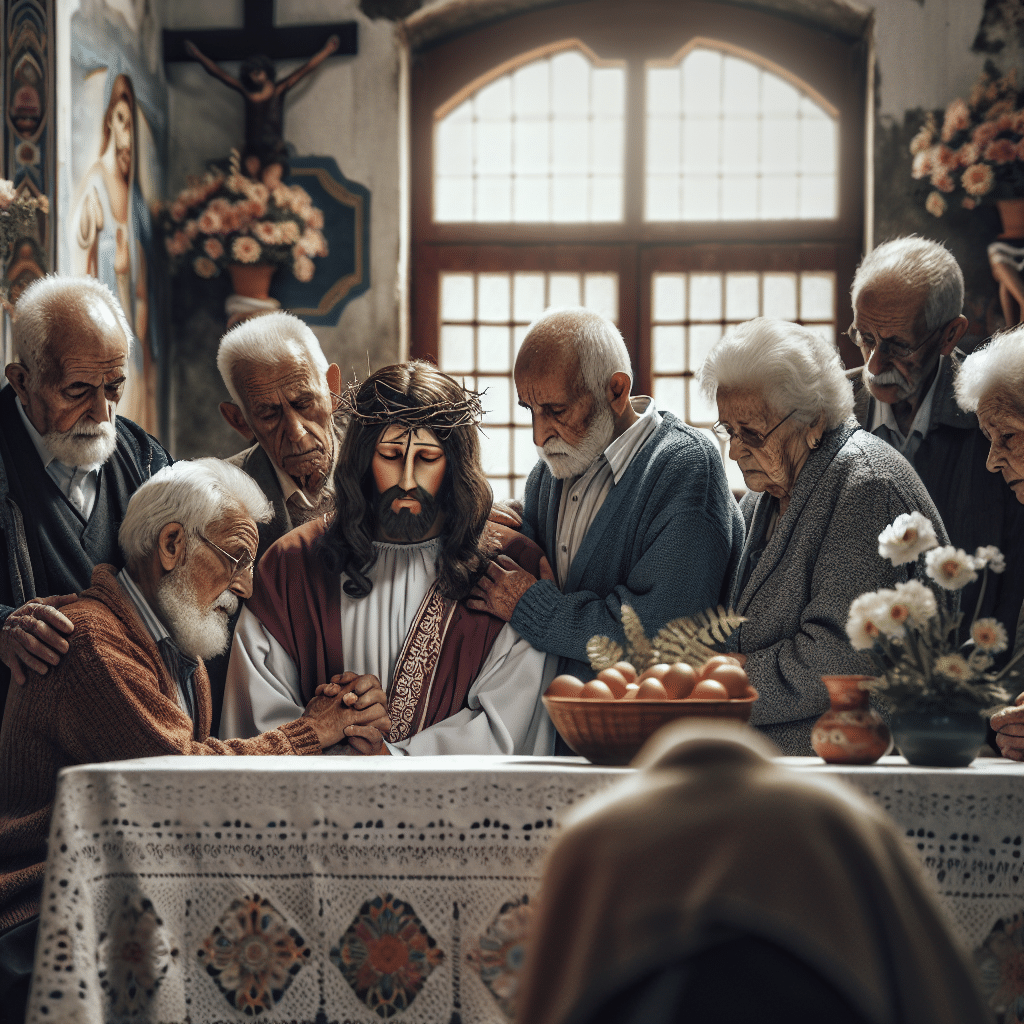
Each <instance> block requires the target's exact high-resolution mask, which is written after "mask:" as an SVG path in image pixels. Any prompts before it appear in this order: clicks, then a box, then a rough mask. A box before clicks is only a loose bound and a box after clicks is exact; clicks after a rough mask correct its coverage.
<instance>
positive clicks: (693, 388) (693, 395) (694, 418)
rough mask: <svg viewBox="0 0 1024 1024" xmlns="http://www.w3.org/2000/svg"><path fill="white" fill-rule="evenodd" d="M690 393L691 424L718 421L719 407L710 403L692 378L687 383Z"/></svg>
mask: <svg viewBox="0 0 1024 1024" xmlns="http://www.w3.org/2000/svg"><path fill="white" fill-rule="evenodd" d="M686 383H687V385H688V387H689V392H690V407H689V409H688V414H689V420H690V422H691V423H714V422H715V420H717V419H718V406H717V404H713V403H711V402H709V401H708V400H707V399H706V398H705V397H704V396H703V395H702V394H701V390H700V387H699V386H698V384H697V381H696V379H694V378H693V377H691V378H690V379H689V380H688V381H687V382H686Z"/></svg>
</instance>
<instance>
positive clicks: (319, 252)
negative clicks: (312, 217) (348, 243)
mask: <svg viewBox="0 0 1024 1024" xmlns="http://www.w3.org/2000/svg"><path fill="white" fill-rule="evenodd" d="M296 248H297V249H298V250H299V252H300V253H302V254H304V255H306V256H326V255H327V239H325V238H324V236H323V235H322V234H320V232H319V231H314V230H313V229H312V228H310V229H309V230H308V231H305V232H303V235H302V237H301V238H300V239H299V244H298V245H297V246H296ZM297 255H298V254H297Z"/></svg>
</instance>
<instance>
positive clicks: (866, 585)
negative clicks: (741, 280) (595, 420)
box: [700, 318, 948, 754]
mask: <svg viewBox="0 0 1024 1024" xmlns="http://www.w3.org/2000/svg"><path fill="white" fill-rule="evenodd" d="M700 385H701V388H702V389H703V391H704V394H705V395H706V396H707V398H708V400H709V401H717V403H718V415H719V422H718V423H717V424H716V425H715V430H716V431H717V432H718V433H719V434H720V436H722V437H727V438H728V439H729V457H730V458H731V459H734V460H735V461H736V462H738V463H739V465H740V469H741V470H743V479H744V481H745V483H746V485H747V487H748V488H750V490H749V492H748V493H747V494H746V495H745V496H744V498H743V500H742V501H741V502H740V510H741V511H742V513H743V517H744V520H745V521H746V525H747V539H746V542H745V544H744V547H743V553H742V556H741V559H740V565H739V568H738V570H737V574H736V578H735V580H734V583H733V587H732V595H731V600H732V604H733V606H734V607H735V609H736V610H737V611H738V612H739V613H740V614H742V615H744V616H746V618H747V620H748V621H747V622H745V623H744V624H743V625H742V626H741V627H740V629H739V632H738V643H739V651H740V652H741V653H742V654H745V655H746V657H747V673H748V675H749V676H750V681H751V683H752V684H753V685H754V687H755V688H756V689H757V691H758V693H759V694H760V700H759V701H758V702H757V703H756V704H755V705H754V713H753V717H752V718H751V723H752V724H753V725H756V726H757V727H758V728H759V729H761V731H762V732H764V733H765V734H766V735H767V736H768V737H770V738H771V739H772V740H773V741H774V742H775V743H776V744H777V745H778V746H779V747H781V748H782V750H783V752H784V753H786V754H810V753H811V745H810V738H811V726H812V725H813V724H814V722H815V720H816V719H817V718H818V717H819V716H820V715H821V714H822V713H823V712H824V711H825V710H826V709H827V708H828V703H829V702H828V694H827V692H826V690H825V687H824V685H823V684H822V682H821V677H822V676H823V675H846V674H856V673H862V672H870V671H871V662H870V660H869V659H868V658H867V656H866V655H865V654H864V653H862V652H858V651H855V650H854V649H853V647H852V646H851V645H850V642H849V639H848V638H847V635H846V618H847V612H848V611H849V607H850V602H851V601H852V600H853V599H854V598H855V597H857V596H858V595H860V594H862V593H864V592H865V591H868V590H876V589H878V588H879V587H891V586H893V585H894V584H896V583H899V582H902V581H903V580H905V579H907V572H906V567H900V568H894V567H893V566H892V565H891V564H890V562H889V561H888V559H885V558H882V557H880V556H879V554H878V535H879V533H881V532H882V530H883V529H884V528H885V527H886V526H888V525H889V524H890V523H891V522H892V521H893V520H894V519H895V518H896V517H897V516H898V515H901V514H902V513H904V512H913V511H920V512H922V513H924V514H925V515H926V516H928V518H929V519H930V520H931V521H932V523H933V524H934V525H935V532H936V535H937V536H938V538H939V541H940V543H943V544H945V543H948V541H947V539H946V531H945V529H944V528H943V525H942V520H941V518H940V517H939V513H938V511H937V510H936V508H935V505H934V504H933V503H932V500H931V498H929V496H928V492H927V491H926V490H925V488H924V485H923V484H922V483H921V480H920V478H919V477H918V476H917V474H916V473H915V472H914V470H913V469H912V467H911V466H910V463H908V462H907V461H906V459H904V458H903V456H902V455H900V454H899V453H898V452H897V451H896V450H895V449H894V448H892V447H890V446H889V445H888V444H886V443H885V442H884V441H882V440H881V439H879V438H877V437H875V436H873V435H872V434H869V433H867V432H865V431H863V430H861V429H860V428H858V427H857V426H856V424H855V423H853V422H852V421H850V414H851V412H852V410H853V395H852V391H851V388H850V382H849V381H848V380H847V379H846V377H845V375H844V373H843V367H842V364H841V363H840V362H839V356H838V353H837V352H836V350H835V348H834V346H833V345H831V344H830V343H829V342H827V341H825V340H824V339H822V338H821V337H820V336H819V335H817V334H815V333H814V332H812V331H810V330H808V329H807V328H805V327H800V326H799V325H797V324H791V323H785V322H784V321H781V320H769V319H766V318H760V319H757V320H750V321H748V322H747V323H743V324H738V325H737V326H736V327H733V328H731V329H730V330H729V331H727V332H726V334H725V336H724V337H723V338H722V339H721V340H720V341H719V342H718V343H717V344H716V345H715V346H714V348H712V350H711V352H710V353H709V354H708V357H707V358H706V359H705V360H704V364H703V366H702V367H701V369H700ZM848 421H850V422H848Z"/></svg>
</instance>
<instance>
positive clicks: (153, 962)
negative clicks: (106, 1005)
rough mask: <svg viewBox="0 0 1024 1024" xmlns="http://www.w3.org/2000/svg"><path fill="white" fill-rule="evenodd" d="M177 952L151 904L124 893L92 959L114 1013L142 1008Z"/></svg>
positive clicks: (134, 1013)
mask: <svg viewBox="0 0 1024 1024" xmlns="http://www.w3.org/2000/svg"><path fill="white" fill-rule="evenodd" d="M177 955H178V951H177V949H173V948H172V947H171V944H170V942H169V941H168V939H167V936H166V934H165V932H164V928H163V921H162V920H161V919H160V918H159V917H157V914H156V911H155V910H154V909H153V904H152V903H150V901H149V900H147V899H145V898H141V899H140V898H138V897H134V896H126V897H125V898H124V900H123V901H122V902H121V906H120V908H118V909H117V910H115V911H114V912H113V914H111V915H110V922H109V924H108V925H107V930H106V931H104V932H101V933H100V937H99V947H98V949H97V951H96V961H97V966H98V970H99V978H100V986H101V987H102V989H103V991H104V992H106V994H107V998H108V999H109V1000H110V1012H111V1015H112V1016H114V1017H135V1016H137V1015H138V1014H140V1013H141V1012H143V1011H144V1010H145V1009H146V1008H147V1006H148V1004H149V1001H150V999H152V997H153V993H154V992H155V991H156V990H157V988H158V987H159V985H160V982H161V981H163V978H164V975H165V974H167V969H168V968H169V967H170V966H171V964H172V963H173V961H174V957H176V956H177Z"/></svg>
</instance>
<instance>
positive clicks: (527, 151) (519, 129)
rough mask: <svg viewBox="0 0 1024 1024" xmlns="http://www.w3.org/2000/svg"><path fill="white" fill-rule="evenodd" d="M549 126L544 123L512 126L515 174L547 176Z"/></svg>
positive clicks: (525, 123)
mask: <svg viewBox="0 0 1024 1024" xmlns="http://www.w3.org/2000/svg"><path fill="white" fill-rule="evenodd" d="M550 135H551V126H550V125H549V123H548V122H547V120H546V119H545V120H544V121H516V122H515V124H514V125H513V126H512V150H513V156H514V169H515V172H516V174H543V175H545V176H546V175H547V173H548V170H549V169H550V166H551V154H550V152H549V148H548V143H549V140H550Z"/></svg>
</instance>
